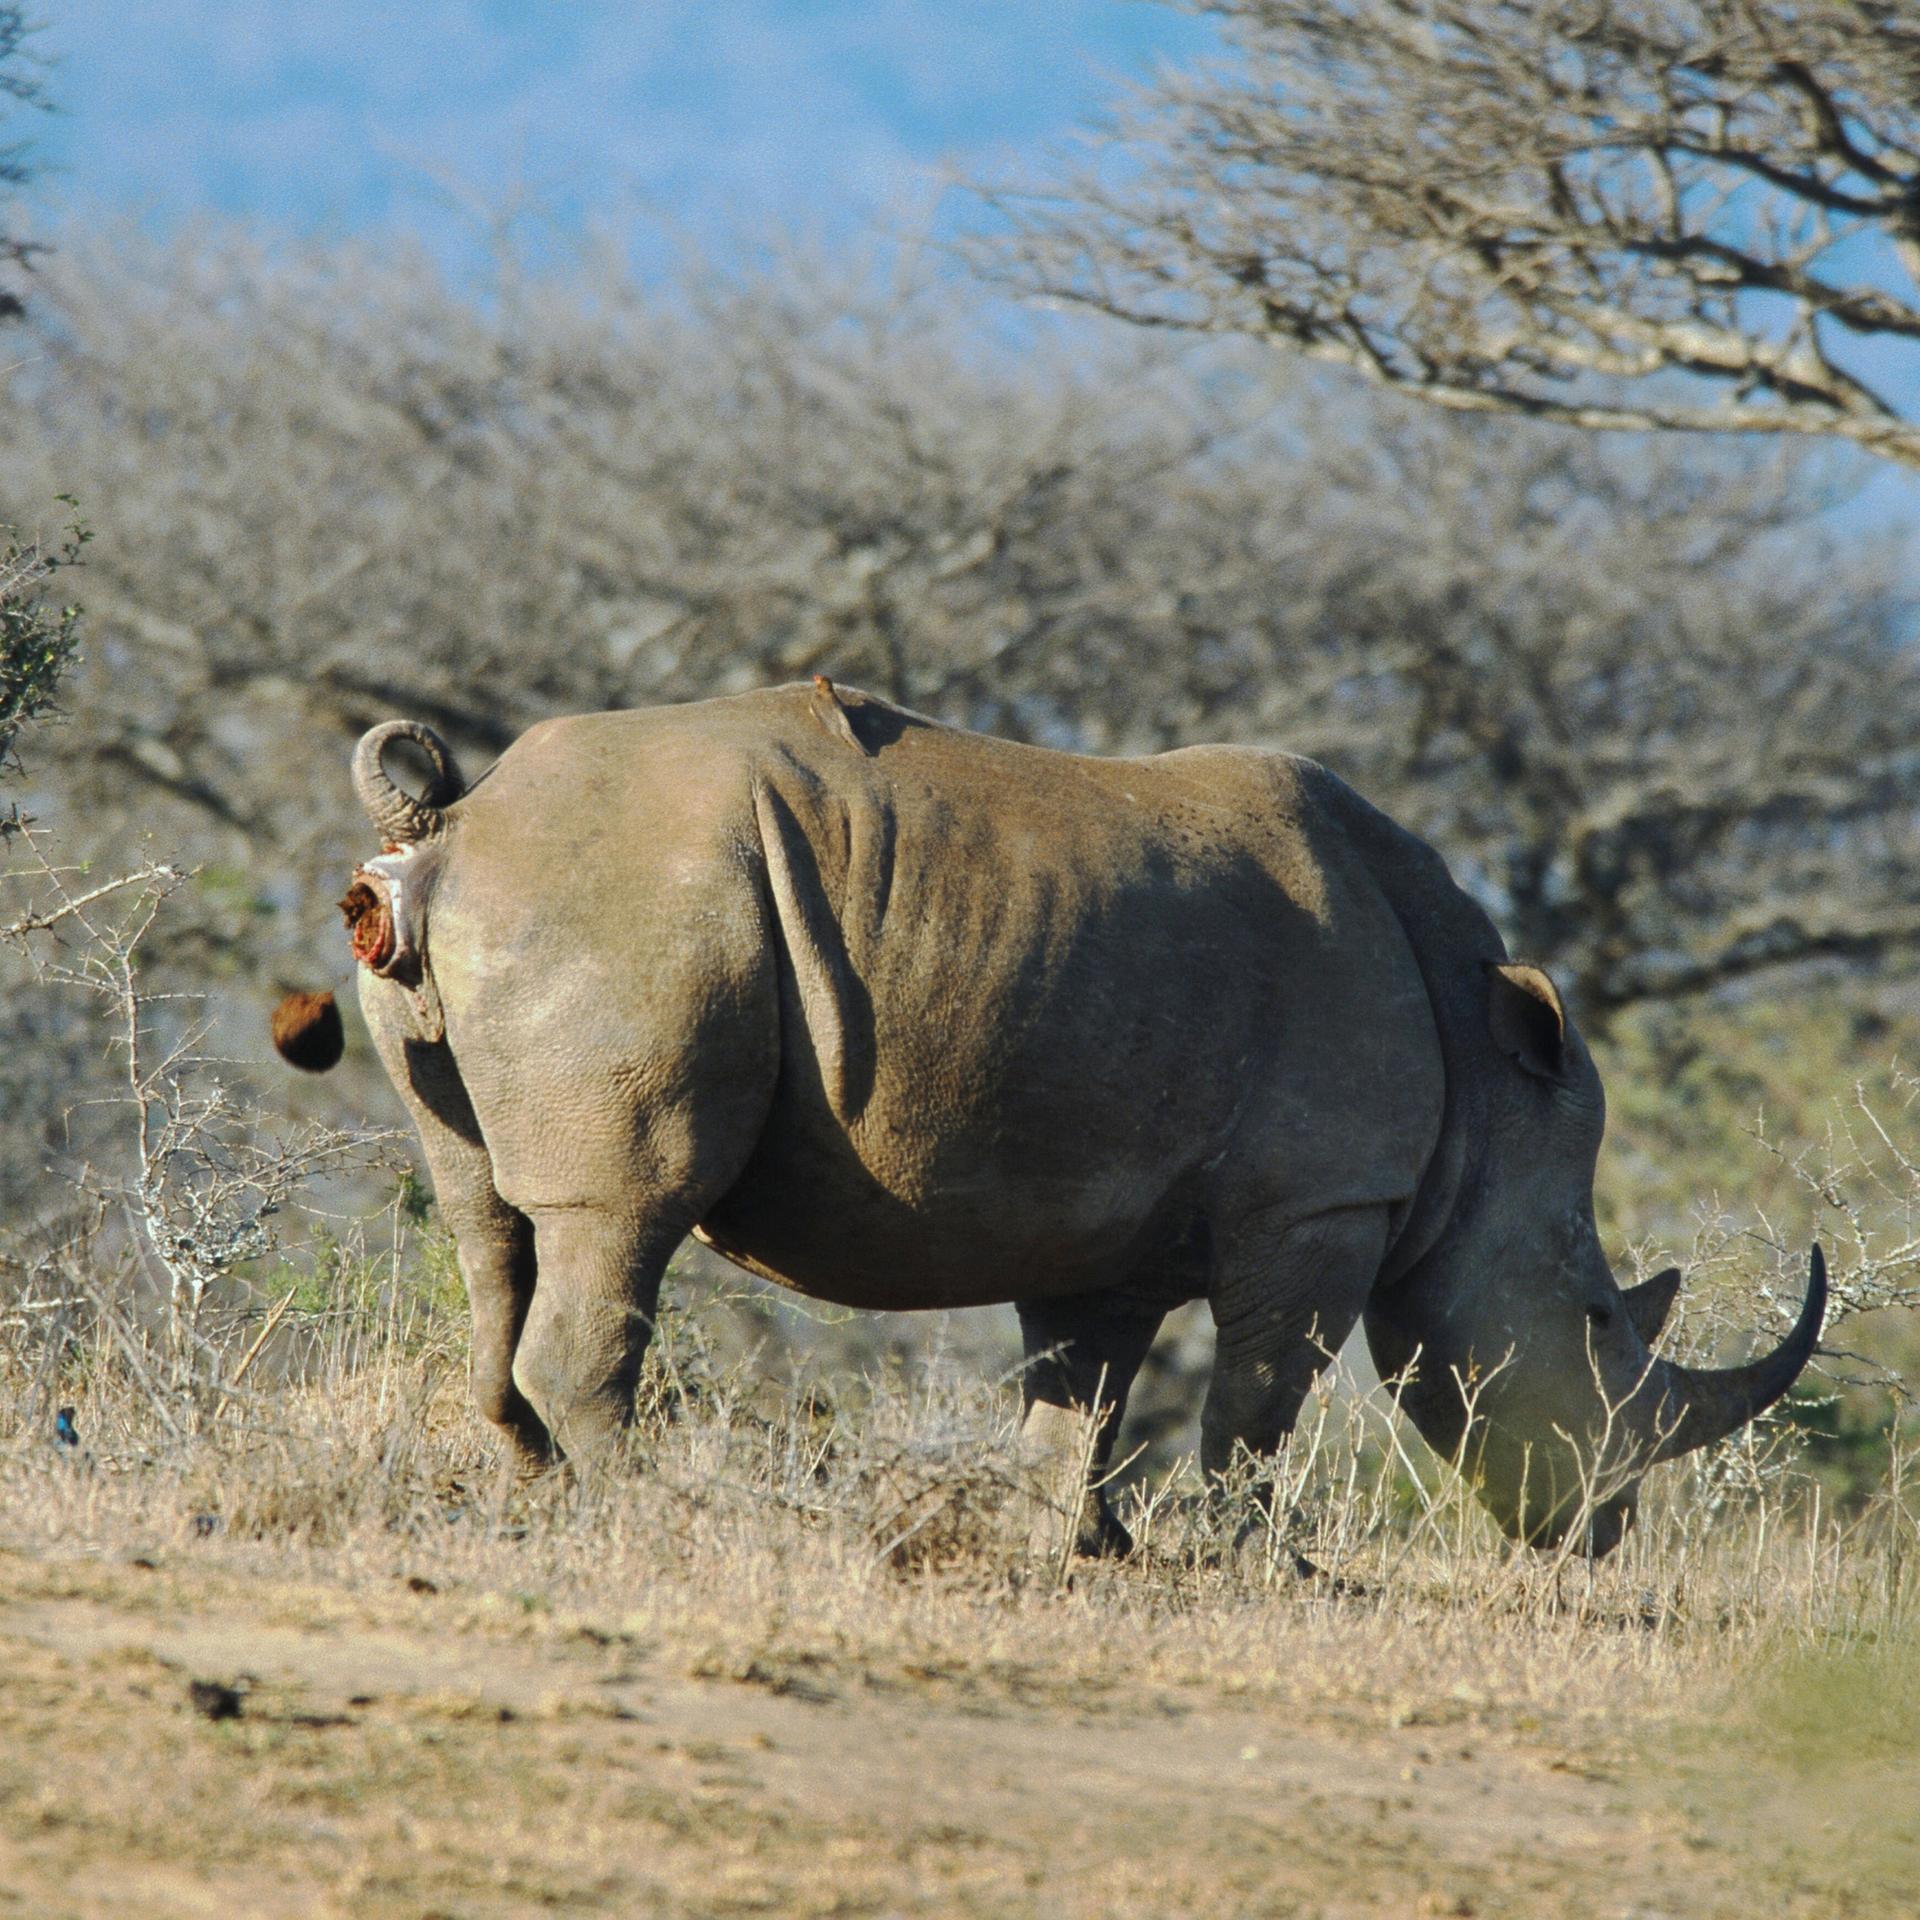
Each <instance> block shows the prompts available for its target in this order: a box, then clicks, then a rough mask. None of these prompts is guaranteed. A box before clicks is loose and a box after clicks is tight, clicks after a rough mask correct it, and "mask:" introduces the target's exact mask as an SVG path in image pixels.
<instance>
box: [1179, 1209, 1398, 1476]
mask: <svg viewBox="0 0 1920 1920" xmlns="http://www.w3.org/2000/svg"><path fill="white" fill-rule="evenodd" d="M1218 1245H1219V1249H1220V1251H1219V1253H1218V1255H1217V1257H1216V1262H1215V1271H1214V1275H1213V1281H1212V1285H1211V1286H1210V1288H1209V1290H1208V1303H1209V1305H1210V1306H1211V1307H1212V1310H1213V1319H1214V1325H1215V1328H1216V1329H1217V1333H1218V1340H1217V1343H1216V1346H1215V1351H1214V1362H1213V1378H1212V1380H1211V1382H1210V1383H1209V1385H1208V1388H1207V1399H1206V1405H1205V1407H1204V1408H1203V1410H1202V1412H1201V1415H1200V1464H1201V1466H1202V1468H1203V1469H1204V1470H1205V1472H1206V1474H1207V1477H1208V1479H1209V1480H1210V1481H1212V1482H1213V1483H1214V1484H1215V1485H1216V1486H1217V1485H1218V1484H1219V1483H1220V1482H1221V1481H1222V1480H1223V1479H1224V1478H1225V1477H1226V1476H1227V1475H1228V1474H1229V1472H1230V1471H1231V1470H1232V1468H1233V1466H1234V1463H1235V1459H1236V1457H1237V1456H1238V1455H1239V1454H1240V1452H1241V1450H1242V1449H1244V1450H1245V1452H1246V1453H1247V1454H1249V1455H1251V1456H1252V1459H1253V1462H1254V1463H1255V1465H1256V1467H1259V1466H1262V1465H1263V1464H1264V1463H1265V1462H1266V1461H1268V1460H1270V1459H1271V1458H1272V1456H1273V1454H1274V1453H1275V1452H1277V1451H1278V1449H1279V1447H1280V1444H1281V1442H1282V1441H1283V1440H1284V1439H1285V1438H1286V1436H1287V1435H1288V1434H1289V1433H1291V1432H1292V1431H1293V1423H1294V1420H1295V1418H1296V1417H1297V1416H1298V1414H1299V1412H1300V1406H1301V1403H1302V1401H1304V1400H1305V1398H1306V1396H1307V1390H1308V1388H1309V1387H1311V1386H1312V1384H1313V1380H1314V1376H1315V1375H1316V1374H1318V1373H1319V1371H1320V1370H1321V1368H1322V1367H1324V1366H1325V1365H1326V1364H1327V1362H1328V1360H1329V1359H1330V1358H1331V1357H1332V1356H1333V1355H1334V1354H1336V1353H1338V1352H1339V1350H1340V1348H1341V1346H1342V1344H1343V1343H1344V1342H1345V1340H1346V1338H1347V1335H1348V1334H1350V1333H1351V1332H1352V1331H1353V1328H1354V1324H1355V1323H1356V1322H1357V1321H1358V1319H1359V1317H1360V1314H1361V1310H1362V1309H1363V1308H1364V1307H1365V1305H1366V1303H1367V1299H1368V1296H1369V1295H1370V1294H1371V1292H1372V1290H1373V1284H1374V1279H1375V1277H1376V1275H1377V1274H1378V1273H1379V1270H1380V1262H1381V1259H1382V1257H1383V1255H1384V1253H1385V1250H1386V1245H1387V1215H1386V1212H1385V1210H1384V1209H1382V1208H1373V1207H1354V1208H1347V1209H1343V1210H1341V1211H1338V1212H1334V1213H1324V1214H1319V1215H1316V1216H1314V1217H1313V1218H1311V1219H1306V1220H1295V1221H1291V1222H1287V1223H1280V1222H1277V1221H1275V1220H1274V1219H1273V1218H1272V1217H1271V1216H1270V1215H1268V1214H1265V1213H1261V1214H1255V1215H1253V1216H1251V1217H1249V1218H1247V1219H1244V1220H1243V1221H1242V1222H1241V1223H1240V1224H1239V1226H1238V1227H1237V1229H1236V1230H1234V1231H1232V1232H1230V1233H1226V1234H1223V1235H1221V1236H1220V1240H1219V1242H1218ZM1267 1491H1269V1492H1270V1489H1268V1490H1267Z"/></svg>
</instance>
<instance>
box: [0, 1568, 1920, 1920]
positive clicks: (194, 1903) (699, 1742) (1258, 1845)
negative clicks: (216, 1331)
mask: <svg viewBox="0 0 1920 1920" xmlns="http://www.w3.org/2000/svg"><path fill="white" fill-rule="evenodd" d="M143 1559H145V1560H146V1563H145V1564H141V1563H140V1562H133V1563H128V1562H125V1561H122V1562H119V1563H113V1564H110V1563H106V1562H102V1561H98V1560H65V1561H63V1560H59V1559H52V1558H31V1557H25V1556H20V1555H7V1554H0V1915H5V1914H12V1913H20V1914H23V1915H24V1914H32V1915H34V1916H35V1920H58V1917H59V1916H64V1915H76V1916H78V1915H94V1914H110V1913H111V1914H123V1913H129V1912H132V1913H138V1914H141V1915H142V1916H172V1915H189V1914H194V1915H203V1914H218V1915H234V1914H260V1915H333V1914H341V1915H347V1914H351V1915H353V1916H355V1917H356V1920H371V1917H373V1916H385V1915H395V1916H398V1915H408V1916H420V1917H422V1920H424V1916H428V1915H450V1916H451V1915H458V1916H462V1920H464V1917H465V1916H468V1915H508V1914H525V1913H538V1912H553V1913H568V1914H573V1913H580V1914H587V1913H608V1914H655V1913H662V1914H664V1913H686V1914H716V1915H717V1914H781V1915H787V1914H792V1915H829V1914H832V1915H842V1914H847V1915H851V1914H923V1913H925V1914H931V1913H942V1914H945V1913H955V1914H1010V1915H1021V1914H1043V1913H1044V1914H1049V1915H1055V1914H1075V1915H1077V1914H1087V1915H1094V1914H1101V1915H1105V1914H1115V1913H1121V1914H1166V1915H1184V1914H1195V1915H1198V1914H1206V1915H1249V1916H1251V1915H1262V1916H1265V1915H1314V1916H1325V1920H1336V1917H1344V1916H1357V1915H1374V1914H1393V1915H1421V1914H1443V1915H1446V1914H1457V1915H1487V1916H1493V1915H1515V1916H1521V1915H1526V1916H1560V1915H1565V1916H1576V1915H1577V1916H1588V1915H1592V1916H1601V1915H1606V1916H1621V1920H1625V1917H1626V1916H1635V1917H1636V1920H1655V1917H1656V1916H1671V1917H1672V1920H1709V1917H1710V1916H1719V1915H1726V1916H1729V1917H1731V1916H1740V1920H1747V1916H1751V1915H1754V1914H1758V1913H1768V1914H1791V1915H1808V1916H1828V1915H1842V1914H1846V1915H1852V1914H1873V1915H1879V1914H1883V1913H1884V1914H1888V1915H1892V1914H1896V1913H1900V1914H1905V1913H1910V1912H1911V1911H1912V1899H1913V1894H1912V1889H1913V1886H1914V1885H1915V1884H1916V1875H1917V1874H1920V1753H1917V1752H1916V1751H1914V1749H1913V1748H1912V1747H1910V1746H1909V1747H1907V1748H1906V1749H1905V1751H1904V1753H1902V1752H1899V1751H1893V1752H1889V1751H1886V1750H1884V1749H1875V1748H1874V1747H1872V1746H1871V1744H1870V1745H1869V1748H1868V1750H1867V1752H1866V1753H1865V1754H1864V1755H1862V1756H1860V1757H1859V1760H1858V1764H1857V1765H1854V1764H1853V1763H1851V1762H1849V1761H1848V1760H1846V1759H1844V1758H1843V1759H1841V1760H1840V1761H1838V1762H1833V1761H1830V1760H1822V1759H1819V1758H1818V1757H1817V1756H1816V1758H1815V1759H1814V1760H1813V1761H1812V1762H1807V1761H1805V1760H1797V1759H1796V1758H1795V1757H1794V1755H1793V1753H1792V1752H1790V1751H1784V1750H1781V1749H1779V1748H1778V1747H1777V1746H1771V1745H1770V1746H1769V1747H1768V1749H1767V1751H1766V1752H1765V1753H1764V1754H1761V1755H1753V1754H1747V1755H1746V1756H1745V1757H1743V1758H1741V1759H1740V1760H1738V1761H1736V1760H1735V1759H1734V1758H1733V1756H1734V1754H1735V1753H1736V1751H1738V1749H1739V1747H1740V1744H1741V1736H1740V1734H1739V1733H1738V1731H1737V1730H1736V1729H1732V1728H1722V1729H1716V1728H1713V1727H1696V1728H1691V1729H1687V1728H1678V1727H1668V1728H1667V1729H1665V1731H1664V1732H1663V1733H1662V1734H1661V1736H1660V1737H1659V1738H1658V1739H1653V1740H1650V1739H1649V1738H1648V1737H1647V1736H1646V1732H1645V1728H1644V1726H1642V1725H1638V1724H1636V1725H1635V1726H1634V1728H1633V1730H1632V1733H1631V1734H1630V1735H1629V1734H1628V1733H1626V1732H1623V1731H1622V1730H1621V1729H1620V1728H1619V1727H1618V1726H1616V1725H1614V1724H1612V1723H1610V1722H1608V1721H1607V1720H1604V1719H1596V1718H1594V1717H1593V1716H1591V1715H1581V1716H1578V1717H1577V1718H1576V1719H1572V1720H1569V1721H1567V1722H1563V1723H1558V1724H1556V1723H1553V1722H1550V1721H1542V1720H1541V1719H1540V1718H1539V1717H1538V1716H1537V1715H1525V1714H1521V1715H1516V1714H1513V1713H1511V1712H1507V1711H1504V1710H1503V1709H1502V1707H1501V1704H1500V1703H1499V1702H1498V1701H1497V1700H1492V1699H1488V1698H1485V1697H1481V1696H1478V1695H1471V1696H1470V1697H1466V1698H1455V1697H1452V1696H1451V1695H1448V1694H1442V1695H1440V1696H1439V1697H1437V1698H1433V1699H1426V1700H1422V1699H1417V1698H1415V1699H1408V1700H1404V1701H1402V1702H1401V1703H1399V1704H1398V1705H1396V1706H1394V1707H1392V1708H1390V1709H1389V1710H1387V1711H1384V1712H1381V1711H1377V1710H1374V1709H1371V1708H1366V1709H1362V1708H1356V1707H1355V1706H1353V1705H1352V1704H1351V1703H1348V1704H1339V1703H1335V1702H1328V1703H1327V1704H1326V1706H1325V1707H1324V1709H1323V1710H1317V1709H1314V1708H1312V1707H1308V1708H1307V1709H1305V1710H1303V1709H1302V1708H1301V1707H1300V1706H1299V1705H1297V1704H1292V1703H1282V1702H1279V1701H1277V1700H1274V1699H1271V1698H1265V1697H1262V1696H1261V1695H1260V1694H1259V1692H1258V1690H1257V1689H1256V1690H1251V1691H1248V1690H1244V1689H1242V1688H1240V1687H1238V1686H1236V1684H1235V1683H1234V1682H1233V1681H1232V1680H1230V1679H1229V1680H1225V1681H1223V1682H1221V1683H1220V1684H1218V1685H1215V1686H1211V1687H1195V1686H1188V1687H1169V1686H1166V1685H1160V1684H1154V1683H1150V1682H1143V1683H1141V1684H1138V1685H1133V1684H1127V1683H1124V1682H1122V1683H1116V1684H1109V1685H1105V1686H1102V1687H1099V1688H1097V1689H1092V1690H1090V1689H1088V1688H1087V1687H1086V1686H1085V1684H1084V1683H1076V1684H1074V1685H1072V1686H1066V1685H1060V1684H1054V1683H1049V1681H1048V1680H1047V1678H1046V1675H1045V1673H1044V1671H1042V1670H1038V1669H1031V1670H1029V1669H1022V1668H1021V1667H1019V1666H1017V1665H1008V1664H1005V1663H985V1664H983V1665H981V1666H979V1667H977V1668H973V1667H956V1668H953V1669H950V1670H942V1669H941V1668H940V1667H939V1666H937V1665H928V1664H924V1663H915V1662H913V1661H912V1660H902V1661H901V1662H900V1663H898V1664H896V1665H892V1666H889V1665H888V1664H886V1663H885V1662H884V1661H877V1660H875V1659H874V1658H873V1657H872V1656H871V1655H867V1656H864V1657H861V1658H857V1659H856V1658H853V1657H850V1656H845V1655H841V1654H837V1653H836V1652H835V1651H834V1650H833V1649H832V1648H831V1647H828V1646H821V1647H814V1648H808V1647H806V1646H804V1645H796V1646H793V1647H791V1648H789V1649H787V1650H785V1651H783V1652H782V1653H780V1654H779V1655H766V1656H759V1657H755V1658H751V1659H746V1660H744V1661H743V1660H741V1659H740V1658H739V1656H738V1655H737V1654H729V1653H727V1652H726V1651H724V1650H723V1649H721V1648H717V1647H715V1646H702V1645H699V1644H692V1643H689V1644H677V1645H676V1644H662V1643H660V1642H659V1641H658V1640H657V1639H655V1640H653V1641H652V1642H651V1643H648V1644H641V1643H640V1642H639V1641H638V1640H637V1639H636V1638H633V1637H630V1636H629V1635H628V1634H627V1633H625V1632H623V1631H622V1630H621V1628H620V1626H619V1625H618V1623H617V1622H616V1621H606V1622H597V1621H594V1620H592V1619H579V1618H567V1619H562V1618H555V1617H553V1616H551V1615H550V1614H547V1613H545V1612H543V1611H541V1610H539V1609H538V1608H531V1609H530V1608H528V1607H526V1606H524V1605H522V1604H518V1603H516V1601H515V1599H514V1598H513V1596H511V1595H508V1596H502V1595H498V1594H490V1593H467V1592H462V1591H458V1590H451V1591H449V1590H444V1589H443V1588H441V1587H440V1586H439V1585H438V1584H437V1583H434V1582H430V1581H428V1580H426V1579H425V1578H424V1577H422V1576H413V1577H412V1578H406V1577H394V1578H393V1579H391V1581H390V1582H389V1583H388V1584H389V1587H390V1590H371V1591H370V1590H366V1589H360V1590H355V1591H351V1592H349V1591H343V1590H341V1589H338V1588H328V1587H322V1586H302V1585H299V1584H294V1583H288V1582H283V1581H272V1580H262V1579H260V1578H258V1577H253V1576H249V1575H247V1574H245V1573H242V1572H237V1571H235V1570H232V1569H222V1568H219V1567H202V1566H198V1565H195V1564H193V1560H192V1556H191V1554H190V1553H188V1552H182V1553H180V1554H177V1555H169V1556H159V1557H147V1556H143ZM1062 1604H1063V1605H1065V1606H1071V1605H1073V1604H1074V1602H1073V1599H1072V1596H1068V1597H1067V1598H1066V1599H1065V1600H1063V1602H1062ZM1089 1624H1090V1627H1091V1626H1092V1625H1093V1624H1094V1623H1093V1622H1091V1621H1090V1623H1089ZM195 1681H201V1682H212V1683H215V1687H214V1688H211V1689H210V1688H206V1687H203V1688H202V1689H201V1690H200V1691H201V1694H202V1699H201V1700H200V1701H199V1702H197V1703H196V1701H195V1699H194V1697H193V1693H194V1689H193V1683H194V1682H195ZM218 1688H225V1689H228V1690H229V1692H227V1693H226V1694H221V1693H219V1692H218V1691H217V1689H218ZM223 1707H224V1708H237V1711H232V1712H230V1713H228V1714H227V1716H226V1717H212V1715H211V1714H210V1713H209V1711H208V1709H209V1708H212V1709H213V1710H214V1712H218V1711H219V1710H220V1709H222V1708H223ZM1815 1720H1816V1723H1817V1720H1818V1713H1817V1712H1816V1714H1815Z"/></svg>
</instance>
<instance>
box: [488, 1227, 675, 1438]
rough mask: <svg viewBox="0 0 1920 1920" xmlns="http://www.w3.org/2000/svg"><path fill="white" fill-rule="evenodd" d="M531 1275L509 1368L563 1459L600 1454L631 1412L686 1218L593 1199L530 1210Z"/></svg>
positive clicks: (624, 1427) (628, 1420) (623, 1429)
mask: <svg viewBox="0 0 1920 1920" xmlns="http://www.w3.org/2000/svg"><path fill="white" fill-rule="evenodd" d="M533 1220H534V1239H535V1247H536V1251H537V1253H538V1256H539V1264H540V1281H539V1285H538V1286H536V1287H535V1288H534V1293H533V1304H532V1306H531V1308H530V1309H529V1310H528V1313H527V1320H526V1325H525V1327H524V1328H523V1329H522V1330H521V1334H520V1344H519V1348H518V1350H517V1352H516V1353H515V1355H514V1362H513V1377H514V1382H515V1384H516V1385H517V1386H518V1388H519V1390H520V1392H521V1393H522V1394H524V1395H525V1397H526V1398H527V1399H528V1400H529V1401H531V1402H532V1404H533V1406H534V1408H535V1410H536V1411H537V1412H538V1413H539V1415H540V1417H541V1419H542V1420H543V1421H544V1422H545V1423H546V1426H547V1428H548V1430H549V1431H550V1432H551V1433H552V1435H553V1437H554V1439H555V1440H556V1441H557V1442H558V1443H559V1445H560V1447H561V1449H562V1451H563V1452H564V1453H565V1454H566V1455H567V1457H568V1458H569V1459H570V1460H573V1461H575V1462H577V1463H580V1464H590V1463H593V1462H597V1461H600V1460H603V1459H605V1458H607V1457H608V1455H609V1454H610V1453H611V1452H612V1450H613V1449H614V1448H616V1447H617V1446H618V1444H619V1441H620V1438H621V1436H622V1435H623V1434H624V1433H625V1432H626V1430H627V1428H628V1427H629V1426H630V1425H631V1424H632V1421H633V1395H634V1389H635V1387H636V1386H637V1385H638V1384H639V1379H640V1363H641V1361H642V1360H643V1359H645V1357H646V1352H647V1345H648V1343H649V1341H651V1340H652V1338H653V1327H654V1316H655V1314H656V1312H657V1311H658V1308H659V1302H660V1281H661V1277H662V1276H663V1275H664V1274H665V1272H666V1270H667V1261H668V1259H669V1257H670V1256H671V1255H672V1253H673V1250H674V1248H675V1247H677V1246H678V1245H679V1244H680V1241H681V1239H682V1238H683V1237H684V1235H685V1232H686V1225H685V1223H684V1222H682V1221H676V1222H675V1223H674V1224H672V1225H671V1226H668V1225H666V1224H663V1223H662V1222H661V1221H660V1220H658V1219H655V1218H650V1217H647V1216H639V1217H635V1216H632V1215H625V1214H619V1213H613V1212H609V1211H604V1210H602V1209H601V1208H598V1207H585V1206H573V1207H541V1208H538V1209H535V1210H534V1213H533Z"/></svg>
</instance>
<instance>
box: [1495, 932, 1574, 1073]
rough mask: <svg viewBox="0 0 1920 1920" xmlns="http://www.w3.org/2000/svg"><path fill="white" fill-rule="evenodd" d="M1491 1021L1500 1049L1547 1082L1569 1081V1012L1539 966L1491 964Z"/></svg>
mask: <svg viewBox="0 0 1920 1920" xmlns="http://www.w3.org/2000/svg"><path fill="white" fill-rule="evenodd" d="M1487 993H1488V1001H1487V1023H1488V1025H1489V1026H1491V1027H1492V1029H1493V1037H1494V1040H1495V1042H1496V1043H1497V1044H1498V1045H1499V1047H1500V1048H1501V1050H1502V1051H1503V1052H1505V1053H1510V1054H1511V1055H1512V1056H1513V1057H1514V1059H1516V1060H1517V1061H1519V1063H1520V1064H1521V1065H1522V1066H1523V1067H1525V1068H1526V1070H1527V1071H1528V1072H1529V1073H1533V1074H1538V1075H1539V1076H1540V1078H1541V1079H1543V1080H1564V1079H1565V1078H1566V1077H1567V1010H1566V1008H1565V1007H1563V1006H1562V1005H1561V1004H1560V992H1559V989H1558V988H1557V987H1555V985H1554V984H1553V982H1552V981H1551V980H1549V979H1548V978H1547V976H1546V975H1545V974H1544V973H1543V972H1542V971H1541V970H1540V969H1539V968H1538V967H1529V966H1526V965H1524V964H1523V963H1521V962H1519V961H1515V960H1499V961H1489V962H1488V964H1487Z"/></svg>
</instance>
